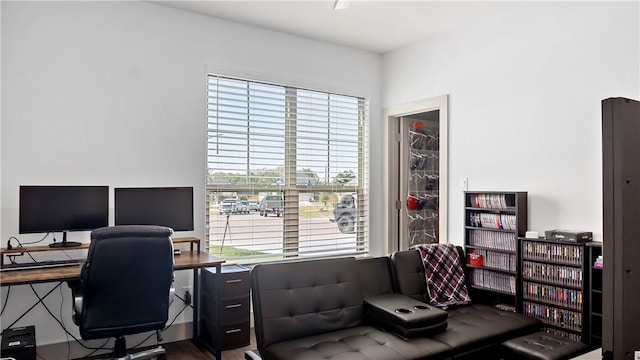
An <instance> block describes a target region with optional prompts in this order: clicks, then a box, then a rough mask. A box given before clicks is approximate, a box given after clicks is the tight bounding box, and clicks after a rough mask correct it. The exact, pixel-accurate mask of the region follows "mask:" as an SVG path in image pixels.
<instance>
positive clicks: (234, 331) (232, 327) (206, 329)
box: [200, 320, 251, 350]
mask: <svg viewBox="0 0 640 360" xmlns="http://www.w3.org/2000/svg"><path fill="white" fill-rule="evenodd" d="M201 324H202V326H201V328H200V335H201V336H202V339H203V340H204V341H206V342H207V343H209V344H210V345H211V346H212V347H217V345H218V343H217V341H216V330H215V329H216V328H215V324H214V323H213V322H209V321H204V320H203V321H202V322H201ZM250 326H251V324H250V321H249V320H247V321H244V322H240V323H235V324H229V325H222V345H221V346H220V348H221V349H222V350H228V349H235V348H238V347H243V346H249V343H250V341H251V335H250V333H249V329H250Z"/></svg>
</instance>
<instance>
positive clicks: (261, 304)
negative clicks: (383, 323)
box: [251, 258, 362, 351]
mask: <svg viewBox="0 0 640 360" xmlns="http://www.w3.org/2000/svg"><path fill="white" fill-rule="evenodd" d="M251 294H252V299H253V315H254V320H255V332H256V342H257V345H258V350H259V351H260V350H263V349H265V348H266V347H268V346H269V345H271V344H274V343H277V342H281V341H285V340H293V339H298V338H302V337H306V336H311V335H316V334H321V333H325V332H329V331H334V330H339V329H345V328H350V327H354V326H357V325H358V324H359V323H360V321H361V320H362V288H361V284H360V280H359V278H358V271H357V266H356V260H355V258H338V259H323V260H308V261H294V262H285V263H276V264H259V265H256V266H255V267H254V268H253V269H252V270H251Z"/></svg>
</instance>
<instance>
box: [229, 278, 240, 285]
mask: <svg viewBox="0 0 640 360" xmlns="http://www.w3.org/2000/svg"><path fill="white" fill-rule="evenodd" d="M239 282H242V279H233V280H227V284H231V283H239Z"/></svg>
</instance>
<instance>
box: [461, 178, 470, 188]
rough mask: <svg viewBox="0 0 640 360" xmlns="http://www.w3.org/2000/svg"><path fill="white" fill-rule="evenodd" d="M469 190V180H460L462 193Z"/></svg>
mask: <svg viewBox="0 0 640 360" xmlns="http://www.w3.org/2000/svg"><path fill="white" fill-rule="evenodd" d="M467 190H469V178H466V177H462V178H460V191H467Z"/></svg>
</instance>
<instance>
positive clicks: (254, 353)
mask: <svg viewBox="0 0 640 360" xmlns="http://www.w3.org/2000/svg"><path fill="white" fill-rule="evenodd" d="M244 359H245V360H262V358H261V357H260V354H259V353H258V350H249V351H245V352H244Z"/></svg>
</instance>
